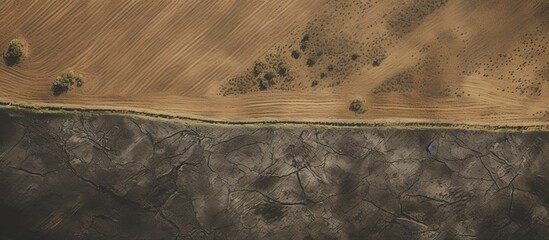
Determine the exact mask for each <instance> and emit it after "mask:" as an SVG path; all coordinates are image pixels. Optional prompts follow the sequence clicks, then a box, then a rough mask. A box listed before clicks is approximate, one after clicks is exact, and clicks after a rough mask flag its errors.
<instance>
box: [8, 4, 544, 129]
mask: <svg viewBox="0 0 549 240" xmlns="http://www.w3.org/2000/svg"><path fill="white" fill-rule="evenodd" d="M0 11H1V13H2V18H0V46H1V47H2V50H5V49H7V45H8V43H9V42H10V41H11V40H12V39H15V38H19V39H21V40H23V41H24V42H25V43H26V44H25V48H26V49H25V51H26V56H25V57H24V58H23V59H22V61H21V63H20V64H18V65H15V66H11V67H8V66H5V65H4V64H2V65H1V66H0V102H3V103H17V104H22V105H31V106H50V107H52V106H53V107H59V106H61V107H71V108H74V107H76V108H88V109H116V110H133V111H140V112H147V113H162V114H169V115H177V116H185V117H194V118H203V119H216V120H231V121H264V120H286V121H289V120H291V121H332V122H371V123H375V122H429V123H466V124H478V125H508V126H509V125H514V126H531V125H548V123H549V121H548V120H549V109H548V108H547V107H548V103H549V92H548V91H549V89H548V88H549V84H548V82H549V54H548V52H547V46H549V31H548V30H549V25H548V23H549V2H547V1H545V0H525V1H516V0H488V1H476V0H464V1H457V0H448V1H446V0H416V1H401V0H379V1H375V0H373V1H353V0H339V1H328V0H325V1H321V0H318V1H297V0H296V1H237V0H232V1H229V0H227V1H199V0H197V1H174V0H157V1H152V0H150V1H136V0H116V1H114V0H113V1H104V0H89V1H84V0H80V1H53V0H40V1H30V0H29V1H19V0H4V1H1V2H0ZM292 51H295V52H294V53H296V54H295V55H294V54H292ZM281 69H283V71H281ZM68 70H74V71H77V72H79V73H81V74H82V75H83V76H84V78H85V84H84V86H83V87H82V88H80V89H74V90H71V91H69V92H68V93H67V94H64V95H61V96H57V97H56V96H53V94H52V92H51V84H52V82H53V81H54V80H55V78H56V77H57V76H58V75H60V74H61V73H63V72H66V71H68ZM268 74H271V75H272V76H270V77H268ZM270 78H272V79H270ZM268 79H269V80H268ZM355 99H359V100H361V101H362V102H363V106H364V107H365V108H367V111H366V112H364V113H362V114H357V113H354V112H352V111H349V104H350V103H351V102H352V101H353V100H355Z"/></svg>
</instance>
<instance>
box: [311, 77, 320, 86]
mask: <svg viewBox="0 0 549 240" xmlns="http://www.w3.org/2000/svg"><path fill="white" fill-rule="evenodd" d="M316 85H318V81H317V80H316V79H315V80H313V81H312V82H311V87H315V86H316Z"/></svg>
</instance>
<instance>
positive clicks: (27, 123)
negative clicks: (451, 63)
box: [0, 110, 549, 240]
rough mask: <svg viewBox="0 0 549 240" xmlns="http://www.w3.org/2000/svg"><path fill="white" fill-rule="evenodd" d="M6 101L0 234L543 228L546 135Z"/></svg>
mask: <svg viewBox="0 0 549 240" xmlns="http://www.w3.org/2000/svg"><path fill="white" fill-rule="evenodd" d="M19 114H22V113H18V112H14V111H11V112H10V111H2V110H0V122H1V123H2V124H0V193H1V194H2V196H1V197H0V239H6V240H15V239H25V240H33V239H40V240H48V239H56V240H57V239H71V240H73V239H74V240H78V239H93V240H102V239H105V240H111V239H139V240H141V239H143V240H149V239H175V240H178V239H179V240H182V239H298V240H310V239H370V240H375V239H410V240H414V239H418V240H420V239H421V240H424V239H433V240H447V239H460V240H461V239H463V240H472V239H478V240H484V239H490V240H492V239H527V240H537V239H540V240H541V239H547V236H549V235H548V234H549V174H548V173H549V171H548V170H549V161H547V155H548V152H547V149H548V148H549V133H547V132H542V133H540V132H537V133H534V132H531V133H519V132H515V133H503V132H476V131H465V130H456V129H452V130H417V129H416V130H394V129H385V130H383V129H381V130H380V129H372V128H366V129H343V128H339V129H328V128H311V127H303V126H302V127H300V128H274V127H258V128H249V127H241V126H238V127H227V126H225V127H212V126H196V125H188V124H181V123H171V122H167V121H160V122H157V121H149V120H143V119H133V118H129V117H120V116H104V115H103V116H94V115H90V114H88V113H84V114H81V113H78V114H71V115H46V114H40V115H39V114H24V113H23V116H20V117H16V116H15V115H19Z"/></svg>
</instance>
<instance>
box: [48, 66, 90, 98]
mask: <svg viewBox="0 0 549 240" xmlns="http://www.w3.org/2000/svg"><path fill="white" fill-rule="evenodd" d="M74 84H76V87H82V85H83V84H84V80H82V76H81V75H80V74H77V73H75V72H73V71H70V72H67V73H63V74H61V75H60V76H59V77H57V79H55V81H54V82H53V85H52V87H51V90H52V92H53V95H55V96H59V95H61V94H63V93H66V92H68V91H69V90H70V89H71V87H72V86H73V85H74Z"/></svg>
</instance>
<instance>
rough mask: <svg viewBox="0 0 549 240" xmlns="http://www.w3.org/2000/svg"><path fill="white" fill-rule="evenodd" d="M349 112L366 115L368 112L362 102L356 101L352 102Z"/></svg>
mask: <svg viewBox="0 0 549 240" xmlns="http://www.w3.org/2000/svg"><path fill="white" fill-rule="evenodd" d="M349 110H350V111H353V112H356V113H364V112H365V111H366V110H365V109H364V108H363V107H362V102H360V100H358V99H356V100H353V102H351V105H350V106H349Z"/></svg>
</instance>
